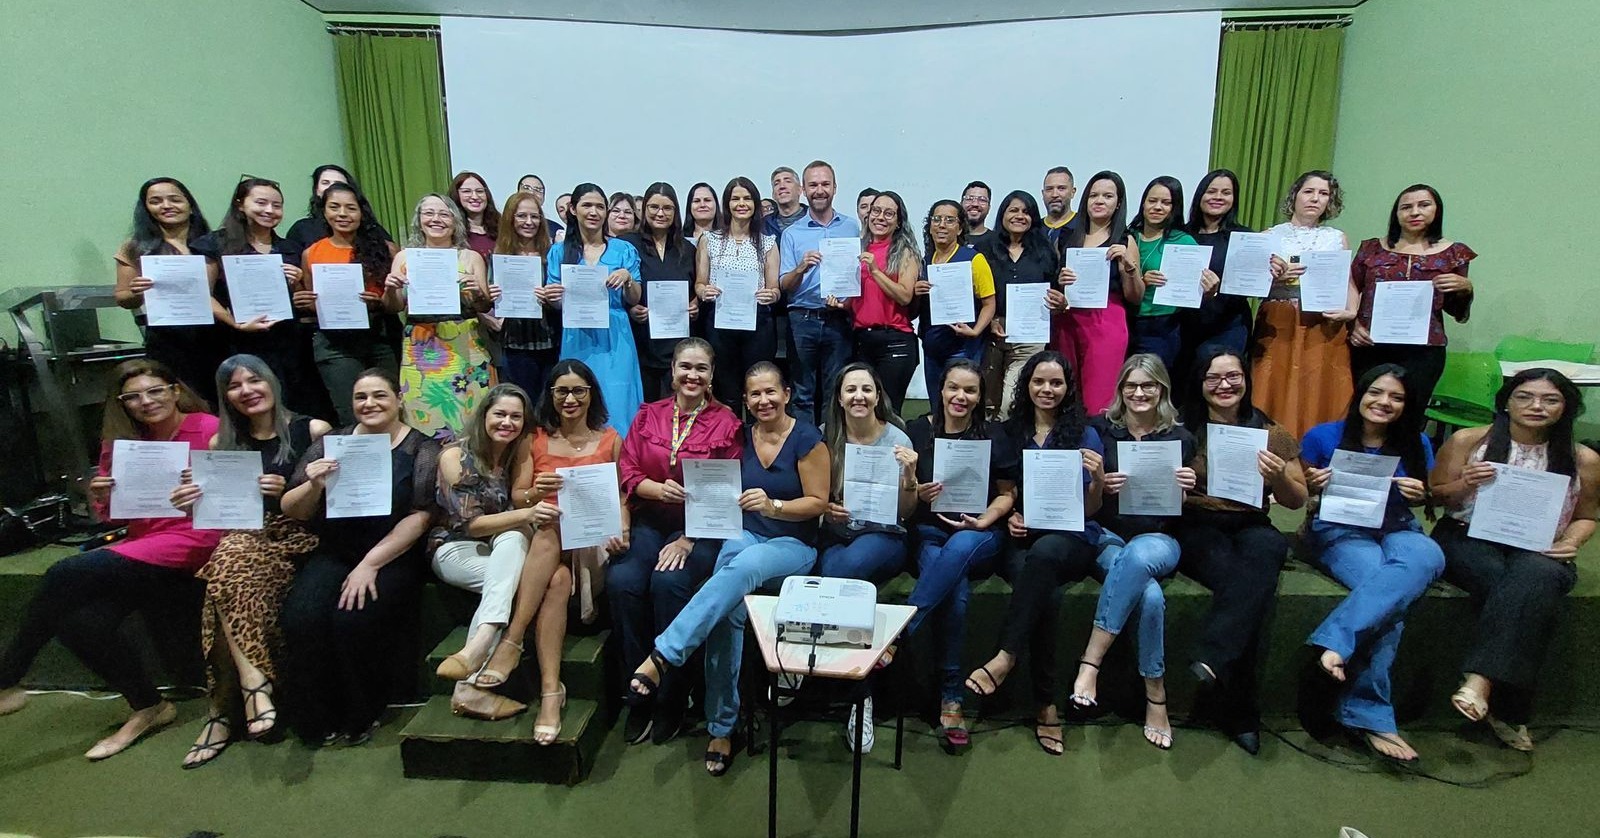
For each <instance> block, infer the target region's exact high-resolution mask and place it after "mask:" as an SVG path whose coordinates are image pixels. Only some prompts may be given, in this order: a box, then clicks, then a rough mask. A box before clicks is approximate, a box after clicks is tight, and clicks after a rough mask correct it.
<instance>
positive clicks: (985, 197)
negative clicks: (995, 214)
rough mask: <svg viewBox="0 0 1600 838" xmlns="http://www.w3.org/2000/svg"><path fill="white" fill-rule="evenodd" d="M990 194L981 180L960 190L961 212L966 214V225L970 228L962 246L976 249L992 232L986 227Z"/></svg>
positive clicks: (987, 187) (986, 185)
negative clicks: (968, 245) (970, 246)
mask: <svg viewBox="0 0 1600 838" xmlns="http://www.w3.org/2000/svg"><path fill="white" fill-rule="evenodd" d="M991 194H993V193H992V192H990V190H989V184H987V183H984V182H983V181H981V180H975V181H973V182H971V183H969V184H967V188H966V189H963V190H961V211H962V212H963V213H965V214H966V216H967V224H968V226H969V227H970V229H969V230H968V231H967V234H966V237H965V238H964V239H962V241H961V243H962V244H970V245H972V246H973V247H977V246H978V245H979V244H981V243H982V242H983V239H984V238H986V237H988V236H989V235H990V234H991V233H993V232H994V231H993V230H990V229H989V226H988V221H989V196H990V195H991Z"/></svg>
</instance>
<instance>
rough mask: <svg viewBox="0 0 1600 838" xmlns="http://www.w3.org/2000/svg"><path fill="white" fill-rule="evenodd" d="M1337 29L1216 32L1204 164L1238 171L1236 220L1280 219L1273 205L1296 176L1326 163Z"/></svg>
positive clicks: (1263, 224) (1339, 41)
mask: <svg viewBox="0 0 1600 838" xmlns="http://www.w3.org/2000/svg"><path fill="white" fill-rule="evenodd" d="M1343 51H1344V28H1343V27H1322V28H1313V27H1306V26H1299V27H1297V26H1288V27H1277V28H1266V29H1240V30H1233V31H1227V32H1224V33H1223V35H1222V54H1221V58H1220V60H1219V62H1218V63H1219V67H1218V69H1217V106H1216V113H1215V116H1214V117H1213V122H1212V128H1211V165H1212V166H1213V167H1215V168H1227V169H1232V170H1233V171H1234V172H1236V173H1237V174H1238V175H1239V190H1240V193H1241V194H1240V195H1238V196H1237V201H1238V206H1239V220H1240V221H1241V222H1243V223H1245V224H1248V225H1250V226H1251V227H1253V228H1255V229H1257V230H1264V229H1266V228H1267V227H1270V226H1272V225H1273V224H1276V223H1277V222H1279V221H1281V220H1282V218H1280V217H1279V215H1278V202H1279V201H1280V200H1282V198H1283V195H1284V193H1285V192H1287V191H1288V189H1289V185H1290V184H1291V183H1293V182H1294V179H1295V178H1296V177H1299V176H1300V173H1302V172H1305V171H1307V170H1310V169H1328V168H1331V167H1332V166H1333V133H1334V124H1335V122H1336V121H1337V120H1338V117H1339V60H1340V56H1341V54H1342V53H1343Z"/></svg>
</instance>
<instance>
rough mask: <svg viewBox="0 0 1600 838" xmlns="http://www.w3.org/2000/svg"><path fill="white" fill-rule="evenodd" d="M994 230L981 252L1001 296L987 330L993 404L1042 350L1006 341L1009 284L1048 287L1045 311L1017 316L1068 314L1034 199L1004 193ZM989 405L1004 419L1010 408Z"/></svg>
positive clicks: (1052, 250)
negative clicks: (993, 361)
mask: <svg viewBox="0 0 1600 838" xmlns="http://www.w3.org/2000/svg"><path fill="white" fill-rule="evenodd" d="M995 227H996V229H995V234H994V235H993V236H990V237H987V238H986V239H985V240H984V242H983V246H982V249H981V250H980V251H979V252H980V253H982V254H983V258H984V260H985V261H987V262H988V263H989V269H990V270H991V271H993V273H994V290H995V293H996V294H998V295H999V296H997V297H996V298H995V300H996V304H995V312H994V321H993V322H991V323H990V324H989V332H990V334H991V335H992V336H993V338H994V343H993V347H994V357H995V358H997V359H998V361H997V363H996V364H995V365H994V366H995V367H996V369H995V370H994V375H995V380H993V381H991V382H990V383H991V384H995V385H997V387H996V391H995V393H994V398H995V400H996V402H1001V401H1004V395H1003V394H1005V393H1009V392H1012V391H1013V390H1015V389H1016V386H1017V376H1019V375H1021V374H1022V365H1023V364H1026V363H1027V362H1028V359H1029V358H1032V357H1033V355H1034V353H1036V352H1038V351H1039V350H1041V349H1043V348H1045V342H1044V341H1039V342H1037V343H1013V342H1011V341H1010V340H1009V339H1008V336H1009V335H1010V333H1011V331H1012V330H1009V329H1008V328H1007V327H1006V314H1007V303H1006V293H1007V290H1006V289H1008V288H1009V287H1010V286H1013V285H1039V284H1044V285H1047V286H1049V290H1048V291H1046V292H1045V301H1044V309H1045V310H1044V311H1029V312H1012V314H1013V315H1016V316H1019V317H1020V316H1026V317H1028V318H1036V317H1044V318H1046V319H1048V318H1049V317H1050V315H1051V314H1054V313H1056V312H1058V311H1066V296H1065V295H1063V294H1062V293H1061V291H1060V289H1058V288H1056V287H1055V283H1056V279H1057V276H1058V275H1059V274H1060V273H1061V259H1060V256H1059V255H1058V254H1057V253H1056V250H1055V247H1054V246H1053V245H1051V243H1050V239H1049V237H1048V236H1046V235H1045V227H1044V222H1043V221H1042V220H1041V219H1040V217H1039V203H1038V202H1037V201H1035V200H1034V199H1033V195H1031V194H1029V193H1027V192H1024V191H1022V190H1020V189H1019V190H1017V191H1015V192H1012V193H1011V194H1009V195H1007V196H1006V197H1005V200H1003V201H1001V202H1000V214H999V216H998V218H997V219H996V221H995ZM1048 331H1049V330H1048V329H1047V330H1046V334H1047V336H1048ZM928 397H929V399H930V400H931V399H932V398H933V394H931V393H930V394H929V396H928ZM992 407H993V408H994V409H995V411H996V415H998V416H999V417H1000V418H1002V419H1004V418H1005V416H1006V414H1007V412H1008V411H1009V410H1010V405H1006V404H998V403H997V404H995V405H992Z"/></svg>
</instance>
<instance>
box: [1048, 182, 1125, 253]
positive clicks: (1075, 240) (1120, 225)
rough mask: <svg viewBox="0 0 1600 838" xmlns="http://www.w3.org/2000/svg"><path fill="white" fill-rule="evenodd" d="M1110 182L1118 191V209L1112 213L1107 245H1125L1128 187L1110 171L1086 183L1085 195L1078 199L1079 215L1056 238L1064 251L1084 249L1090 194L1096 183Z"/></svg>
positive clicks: (1087, 231)
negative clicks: (1077, 248) (1066, 249)
mask: <svg viewBox="0 0 1600 838" xmlns="http://www.w3.org/2000/svg"><path fill="white" fill-rule="evenodd" d="M1102 180H1109V181H1111V185H1112V186H1114V187H1116V190H1117V208H1116V209H1114V210H1112V211H1111V223H1110V224H1109V225H1107V227H1106V232H1107V233H1109V234H1110V235H1108V236H1107V237H1106V245H1107V246H1110V245H1113V244H1123V243H1124V242H1126V241H1127V239H1128V187H1127V185H1125V184H1124V183H1123V182H1122V175H1119V174H1117V173H1116V172H1113V171H1111V170H1109V169H1105V170H1101V171H1098V172H1095V173H1094V175H1092V176H1091V177H1090V178H1089V179H1088V180H1086V181H1084V188H1083V193H1082V194H1081V195H1080V196H1079V198H1078V214H1077V215H1074V216H1073V217H1072V220H1071V221H1069V222H1067V227H1066V229H1065V230H1063V231H1062V232H1061V235H1059V236H1057V237H1056V243H1057V244H1058V245H1060V246H1061V247H1062V248H1063V249H1065V248H1068V247H1082V246H1083V240H1084V239H1086V238H1088V236H1089V193H1090V192H1093V191H1094V185H1095V182H1096V181H1102Z"/></svg>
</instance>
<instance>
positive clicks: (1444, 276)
mask: <svg viewBox="0 0 1600 838" xmlns="http://www.w3.org/2000/svg"><path fill="white" fill-rule="evenodd" d="M1477 256H1478V254H1476V253H1474V252H1472V248H1470V247H1467V246H1466V245H1464V244H1462V243H1461V242H1455V241H1451V240H1449V239H1447V238H1445V237H1444V199H1443V198H1440V197H1439V192H1438V190H1436V189H1434V188H1433V187H1431V186H1428V185H1427V184H1425V183H1419V184H1417V185H1415V186H1408V187H1406V188H1405V190H1404V191H1402V192H1401V193H1400V195H1399V197H1397V198H1395V199H1394V209H1393V210H1392V211H1390V213H1389V233H1388V235H1387V236H1385V237H1384V238H1382V239H1367V240H1366V241H1364V242H1362V243H1361V249H1360V250H1358V251H1356V255H1355V259H1354V260H1353V261H1352V262H1351V265H1350V281H1351V284H1353V285H1354V286H1355V289H1356V293H1357V294H1360V295H1361V308H1360V311H1359V313H1358V314H1357V315H1356V322H1355V327H1354V328H1352V329H1351V330H1350V367H1351V372H1352V373H1353V374H1354V376H1355V377H1356V378H1357V379H1359V378H1361V376H1362V375H1364V374H1365V373H1366V372H1367V370H1370V369H1372V368H1373V367H1376V366H1378V365H1379V364H1399V365H1400V366H1402V367H1405V369H1406V372H1408V373H1410V375H1409V376H1407V379H1406V380H1407V382H1408V383H1409V384H1410V386H1413V387H1415V388H1416V392H1417V398H1419V399H1421V401H1422V404H1423V406H1424V407H1426V406H1427V404H1428V401H1429V400H1430V399H1431V398H1433V387H1434V385H1435V384H1437V383H1438V382H1439V376H1440V375H1441V374H1442V373H1443V372H1444V352H1445V349H1444V347H1445V336H1444V315H1445V314H1449V315H1450V316H1451V317H1453V318H1455V320H1456V322H1457V323H1465V322H1467V317H1468V316H1470V315H1471V314H1472V280H1470V279H1467V264H1468V263H1469V262H1471V261H1472V260H1473V259H1475V258H1477ZM1404 281H1412V282H1431V283H1433V314H1432V316H1431V317H1430V318H1429V321H1428V340H1427V343H1425V344H1421V345H1411V344H1399V343H1384V344H1375V343H1373V341H1372V303H1373V300H1374V299H1376V297H1377V293H1376V292H1377V284H1378V283H1380V282H1404Z"/></svg>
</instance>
